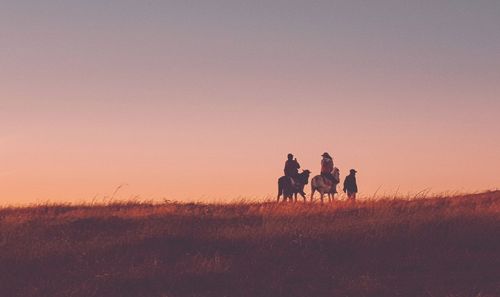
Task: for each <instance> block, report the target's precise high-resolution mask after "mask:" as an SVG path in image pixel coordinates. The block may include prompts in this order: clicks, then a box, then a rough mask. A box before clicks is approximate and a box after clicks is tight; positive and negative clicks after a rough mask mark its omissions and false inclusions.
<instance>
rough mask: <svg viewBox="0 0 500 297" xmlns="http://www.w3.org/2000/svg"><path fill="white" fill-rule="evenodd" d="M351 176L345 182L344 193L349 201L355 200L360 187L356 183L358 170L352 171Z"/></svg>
mask: <svg viewBox="0 0 500 297" xmlns="http://www.w3.org/2000/svg"><path fill="white" fill-rule="evenodd" d="M349 172H350V173H349V175H348V176H346V177H345V180H344V193H347V197H348V198H349V199H352V200H355V199H356V193H357V192H358V185H357V183H356V172H357V171H356V170H354V169H351V170H350V171H349Z"/></svg>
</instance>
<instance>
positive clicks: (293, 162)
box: [283, 154, 300, 183]
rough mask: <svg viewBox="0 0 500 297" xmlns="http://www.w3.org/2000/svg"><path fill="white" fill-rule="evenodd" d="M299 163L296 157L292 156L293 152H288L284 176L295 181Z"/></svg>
mask: <svg viewBox="0 0 500 297" xmlns="http://www.w3.org/2000/svg"><path fill="white" fill-rule="evenodd" d="M299 169H300V164H299V162H298V161H297V158H295V159H294V158H293V154H288V156H287V160H286V162H285V169H284V170H283V171H284V172H285V176H286V177H289V178H290V180H291V182H292V183H295V182H296V180H297V177H298V175H299Z"/></svg>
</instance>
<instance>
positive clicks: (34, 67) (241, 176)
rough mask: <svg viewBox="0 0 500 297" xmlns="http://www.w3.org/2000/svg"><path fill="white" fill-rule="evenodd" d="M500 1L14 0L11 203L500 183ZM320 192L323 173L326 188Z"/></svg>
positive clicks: (3, 87) (0, 32)
mask: <svg viewBox="0 0 500 297" xmlns="http://www.w3.org/2000/svg"><path fill="white" fill-rule="evenodd" d="M499 32H500V2H499V1H497V0H489V1H488V0H478V1H465V0H448V1H441V0H432V1H430V0H429V1H399V0H398V1H355V0H349V1H347V0H346V1H305V0H304V1H292V0H288V1H278V0H274V1H272V0H266V1H257V0H256V1H236V0H232V1H222V0H214V1H185V0H183V1H152V0H150V1H128V0H119V1H118V0H116V1H114V0H109V1H94V0H88V1H55V0H47V1H38V0H37V1H34V0H33V1H29V0H25V1H9V0H7V1H2V3H1V4H0V40H1V43H0V203H4V204H5V203H30V202H40V201H47V200H50V201H82V200H91V199H93V198H94V197H96V198H97V199H101V198H102V197H105V196H111V195H112V194H113V192H114V190H115V188H116V187H117V186H119V185H121V184H124V186H123V188H122V189H121V190H120V191H119V192H118V193H117V194H116V197H117V198H120V199H126V198H129V197H133V196H136V195H137V196H140V197H141V198H142V199H163V198H167V199H177V200H202V199H212V200H213V199H219V200H222V199H232V198H237V197H248V196H251V197H264V196H266V195H268V194H272V195H273V196H274V195H275V192H276V179H277V178H278V177H279V176H280V175H281V174H282V170H283V164H284V161H285V158H286V154H287V153H289V152H292V153H294V154H295V155H296V157H297V158H298V160H299V162H300V163H301V165H302V167H303V168H308V169H310V170H311V171H313V174H317V173H318V171H319V163H320V159H321V157H320V155H321V154H322V153H323V152H324V151H328V152H330V154H332V155H333V157H334V161H335V163H336V165H337V166H338V167H339V168H340V170H341V174H342V177H343V176H344V175H345V173H346V172H348V170H349V169H350V168H356V169H357V170H358V171H359V173H358V183H359V187H360V190H361V192H362V194H365V195H371V194H373V193H374V192H375V191H376V190H377V188H379V187H380V190H379V194H380V193H391V194H394V193H395V191H396V189H398V188H399V193H407V192H413V193H415V192H419V191H421V190H423V189H426V188H430V189H432V191H435V192H440V191H476V190H485V189H493V188H498V187H499V186H500V156H499V153H500V136H499V130H500V117H499V112H500V34H499ZM308 192H309V191H308Z"/></svg>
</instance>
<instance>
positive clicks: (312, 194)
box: [304, 188, 316, 202]
mask: <svg viewBox="0 0 500 297" xmlns="http://www.w3.org/2000/svg"><path fill="white" fill-rule="evenodd" d="M314 192H316V189H315V188H312V189H311V202H313V196H314ZM304 199H305V197H304Z"/></svg>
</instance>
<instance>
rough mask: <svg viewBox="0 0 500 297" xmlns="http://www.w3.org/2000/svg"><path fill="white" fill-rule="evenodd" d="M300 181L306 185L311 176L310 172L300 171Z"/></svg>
mask: <svg viewBox="0 0 500 297" xmlns="http://www.w3.org/2000/svg"><path fill="white" fill-rule="evenodd" d="M299 175H300V179H301V181H302V183H303V184H304V185H307V184H308V183H309V175H311V171H309V170H307V169H306V170H302V173H300V174H299Z"/></svg>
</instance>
